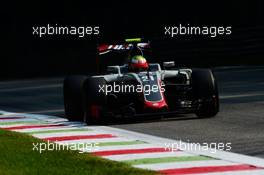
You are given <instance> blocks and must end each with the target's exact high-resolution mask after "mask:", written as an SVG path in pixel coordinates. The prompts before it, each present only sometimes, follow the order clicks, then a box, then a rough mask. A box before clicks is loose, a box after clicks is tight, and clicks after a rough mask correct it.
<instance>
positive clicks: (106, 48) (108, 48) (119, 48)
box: [97, 38, 150, 55]
mask: <svg viewBox="0 0 264 175" xmlns="http://www.w3.org/2000/svg"><path fill="white" fill-rule="evenodd" d="M135 46H137V47H138V48H140V49H141V50H143V51H144V50H146V49H147V50H149V49H150V42H149V41H147V42H146V41H144V40H143V39H142V38H132V39H125V41H123V42H117V43H116V44H105V43H104V44H99V45H98V47H97V52H98V55H104V54H107V53H109V52H125V51H128V50H132V49H133V47H135Z"/></svg>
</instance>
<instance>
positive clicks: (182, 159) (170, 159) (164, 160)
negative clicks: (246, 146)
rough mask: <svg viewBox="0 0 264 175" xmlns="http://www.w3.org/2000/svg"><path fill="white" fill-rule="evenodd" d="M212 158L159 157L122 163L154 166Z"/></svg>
mask: <svg viewBox="0 0 264 175" xmlns="http://www.w3.org/2000/svg"><path fill="white" fill-rule="evenodd" d="M212 159H213V158H210V157H205V156H181V157H159V158H144V159H134V160H125V161H123V162H125V163H128V164H130V165H138V164H154V163H169V162H187V161H199V160H212Z"/></svg>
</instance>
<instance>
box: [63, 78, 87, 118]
mask: <svg viewBox="0 0 264 175" xmlns="http://www.w3.org/2000/svg"><path fill="white" fill-rule="evenodd" d="M86 79H87V77H86V76H78V75H77V76H70V77H67V78H65V80H64V83H63V94H64V109H65V115H66V117H67V118H68V120H70V121H83V120H84V109H83V87H84V83H85V81H86Z"/></svg>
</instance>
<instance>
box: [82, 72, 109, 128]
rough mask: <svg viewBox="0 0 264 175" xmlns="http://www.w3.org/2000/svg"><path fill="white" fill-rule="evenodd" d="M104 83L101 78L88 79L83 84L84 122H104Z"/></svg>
mask: <svg viewBox="0 0 264 175" xmlns="http://www.w3.org/2000/svg"><path fill="white" fill-rule="evenodd" d="M105 85H106V81H105V79H104V78H103V77H90V78H88V79H87V80H86V82H85V103H84V104H85V106H84V111H85V122H86V123H87V124H97V123H99V122H103V121H104V107H105V106H106V94H105V92H104V90H103V89H105Z"/></svg>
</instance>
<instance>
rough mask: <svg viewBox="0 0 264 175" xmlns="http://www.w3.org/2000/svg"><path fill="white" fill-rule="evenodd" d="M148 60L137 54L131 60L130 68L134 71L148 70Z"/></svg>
mask: <svg viewBox="0 0 264 175" xmlns="http://www.w3.org/2000/svg"><path fill="white" fill-rule="evenodd" d="M148 67H149V66H148V63H147V60H146V59H145V58H144V57H143V56H141V55H135V56H133V57H132V58H131V60H130V62H129V69H130V71H133V72H140V71H146V70H147V69H148Z"/></svg>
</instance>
